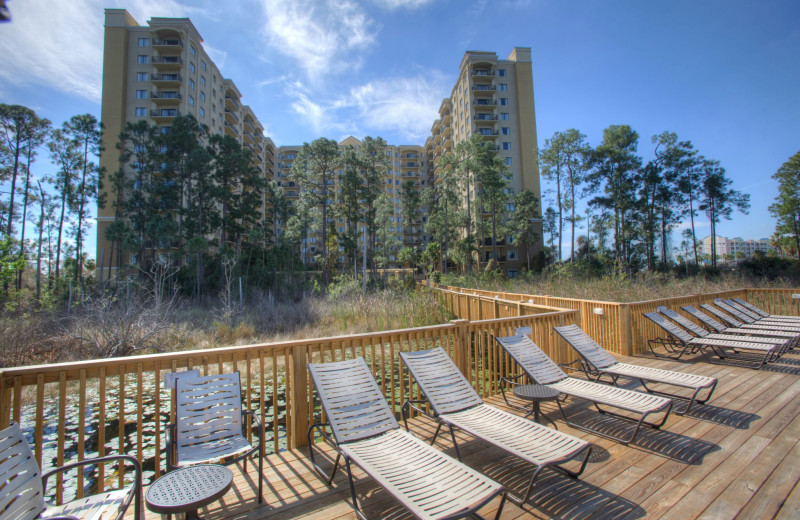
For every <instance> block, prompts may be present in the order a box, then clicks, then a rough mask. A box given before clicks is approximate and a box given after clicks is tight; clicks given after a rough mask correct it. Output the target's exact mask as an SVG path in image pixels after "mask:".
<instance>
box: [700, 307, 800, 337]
mask: <svg viewBox="0 0 800 520" xmlns="http://www.w3.org/2000/svg"><path fill="white" fill-rule="evenodd" d="M723 303H724V302H723ZM700 307H702V308H703V310H706V311H708V312H710V313H711V314H713V315H714V316H716V317H717V318H719V319H721V320H723V321H724V322H725V323H728V324H729V325H730V326H731V327H736V328H741V329H754V330H763V331H774V330H777V331H783V332H793V333H795V334H800V329H798V328H797V327H796V326H794V325H776V324H773V323H759V324H756V323H755V322H754V321H753V320H751V319H750V318H746V317H745V319H746V320H747V321H739V320H738V319H736V318H734V317H733V316H732V315H731V314H727V313H725V312H722V310H721V308H717V307H714V306H713V305H710V304H708V303H702V304H700Z"/></svg>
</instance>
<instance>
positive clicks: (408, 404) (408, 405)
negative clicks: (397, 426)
mask: <svg viewBox="0 0 800 520" xmlns="http://www.w3.org/2000/svg"><path fill="white" fill-rule="evenodd" d="M427 402H428V400H427V399H407V400H406V401H405V402H404V403H403V406H402V408H401V410H402V412H403V420H406V419H408V418H409V415H408V409H409V408H413V409H414V410H416V411H417V412H419V413H421V414H422V415H424V416H425V417H428V418H430V419H431V420H434V421H435V420H436V416H434V415H433V414H431V413H428V412H427V411H426V410H423V409H422V408H420V407H419V406H414V405H415V404H425V403H427Z"/></svg>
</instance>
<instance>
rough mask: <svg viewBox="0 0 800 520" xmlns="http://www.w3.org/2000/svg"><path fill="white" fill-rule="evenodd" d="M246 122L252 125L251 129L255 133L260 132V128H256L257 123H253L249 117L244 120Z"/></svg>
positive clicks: (247, 124)
mask: <svg viewBox="0 0 800 520" xmlns="http://www.w3.org/2000/svg"><path fill="white" fill-rule="evenodd" d="M244 124H245V125H246V126H249V127H250V131H251V132H253V134H257V133H258V130H256V127H255V125H253V122H252V121H251V120H250V119H249V118H247V119H245V120H244Z"/></svg>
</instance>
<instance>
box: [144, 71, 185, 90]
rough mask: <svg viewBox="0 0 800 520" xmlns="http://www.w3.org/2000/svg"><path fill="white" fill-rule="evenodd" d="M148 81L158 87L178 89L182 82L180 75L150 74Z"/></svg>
mask: <svg viewBox="0 0 800 520" xmlns="http://www.w3.org/2000/svg"><path fill="white" fill-rule="evenodd" d="M150 81H152V82H153V84H154V85H157V86H160V87H178V86H180V85H181V83H182V82H183V77H181V75H180V74H151V75H150Z"/></svg>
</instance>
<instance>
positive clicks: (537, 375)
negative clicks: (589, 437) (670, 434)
mask: <svg viewBox="0 0 800 520" xmlns="http://www.w3.org/2000/svg"><path fill="white" fill-rule="evenodd" d="M495 339H496V340H497V342H498V343H499V344H500V346H501V347H503V349H504V350H505V351H506V352H508V354H509V355H510V356H511V358H512V359H513V360H514V361H515V362H516V363H517V365H519V367H520V368H521V369H522V370H523V371H524V372H525V374H527V376H528V377H529V378H530V379H531V380H532V381H533V382H535V383H536V384H540V385H545V386H548V387H550V388H553V389H555V390H558V391H559V392H561V393H563V394H565V395H567V396H572V397H576V398H579V399H585V400H587V401H590V402H592V403H593V404H594V406H595V408H597V411H598V412H600V413H601V414H608V415H613V416H615V417H619V418H621V419H624V420H627V421H632V422H634V423H636V428H635V429H634V431H633V433H632V434H631V435H630V437H629V438H622V437H618V436H615V435H611V434H607V433H603V432H599V431H597V430H594V429H591V428H588V427H586V426H583V425H581V424H577V423H573V422H571V421H570V420H569V419H568V418H567V414H566V412H565V411H564V407H563V406H562V405H561V400H560V399H557V400H556V403H558V408H559V410H560V411H561V415H562V416H563V418H564V421H566V423H567V424H569V425H570V426H572V427H573V428H578V429H581V430H585V431H588V432H591V433H593V434H595V435H600V436H601V437H606V438H609V439H612V440H615V441H618V442H621V443H623V444H628V443H631V442H633V441H634V440H635V439H636V435H637V434H638V433H639V430H640V429H641V427H642V424H646V425H648V426H650V427H652V428H655V429H658V428H661V426H663V425H664V423H666V422H667V417H669V412H670V411H671V410H672V399H669V398H667V397H661V396H659V395H653V394H646V393H644V392H636V391H634V390H627V389H625V388H619V387H617V386H609V385H604V384H600V383H595V382H593V381H586V380H585V379H577V378H574V377H570V376H568V375H567V374H566V373H564V371H563V370H561V368H560V367H559V366H558V365H556V364H555V363H554V362H553V361H552V360H551V359H550V358H549V357H547V355H546V354H545V353H544V352H542V351H541V349H540V348H539V347H538V346H537V345H536V344H535V343H534V342H533V341H531V340H530V338H528V337H526V336H509V337H505V338H503V337H495ZM600 405H603V406H610V407H613V408H618V409H620V410H626V411H628V412H632V413H634V414H637V415H638V416H639V418H638V419H636V418H634V417H629V416H627V415H621V414H618V413H615V412H610V411H608V410H605V409H603V408H600ZM658 413H663V414H664V417H663V418H662V419H661V421H660V422H658V423H654V422H647V421H646V419H647V417H648V416H649V415H653V414H658Z"/></svg>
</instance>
